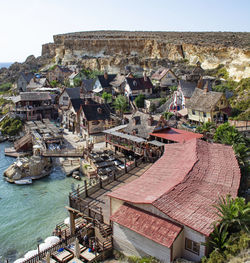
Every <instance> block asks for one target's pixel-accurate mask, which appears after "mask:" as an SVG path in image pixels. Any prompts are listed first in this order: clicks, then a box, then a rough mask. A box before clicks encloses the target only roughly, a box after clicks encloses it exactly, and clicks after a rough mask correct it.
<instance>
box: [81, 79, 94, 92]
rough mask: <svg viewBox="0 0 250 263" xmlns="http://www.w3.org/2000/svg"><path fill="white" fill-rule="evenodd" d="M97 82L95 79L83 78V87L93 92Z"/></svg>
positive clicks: (86, 90)
mask: <svg viewBox="0 0 250 263" xmlns="http://www.w3.org/2000/svg"><path fill="white" fill-rule="evenodd" d="M94 84H95V80H94V79H83V80H82V88H83V90H84V91H85V92H91V91H92V90H93V87H94Z"/></svg>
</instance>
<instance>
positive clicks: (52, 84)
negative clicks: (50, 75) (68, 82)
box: [50, 80, 58, 88]
mask: <svg viewBox="0 0 250 263" xmlns="http://www.w3.org/2000/svg"><path fill="white" fill-rule="evenodd" d="M50 85H51V87H52V88H56V86H57V85H58V81H57V80H52V81H50Z"/></svg>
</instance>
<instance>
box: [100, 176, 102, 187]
mask: <svg viewBox="0 0 250 263" xmlns="http://www.w3.org/2000/svg"><path fill="white" fill-rule="evenodd" d="M99 184H100V188H102V178H101V177H100V178H99Z"/></svg>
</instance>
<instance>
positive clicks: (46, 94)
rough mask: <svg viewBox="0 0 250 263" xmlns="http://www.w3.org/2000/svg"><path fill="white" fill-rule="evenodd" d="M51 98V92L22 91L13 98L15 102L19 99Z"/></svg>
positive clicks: (36, 99) (37, 99)
mask: <svg viewBox="0 0 250 263" xmlns="http://www.w3.org/2000/svg"><path fill="white" fill-rule="evenodd" d="M43 100H51V96H50V94H49V92H20V94H19V95H18V96H16V97H14V98H13V101H14V103H16V102H19V101H43Z"/></svg>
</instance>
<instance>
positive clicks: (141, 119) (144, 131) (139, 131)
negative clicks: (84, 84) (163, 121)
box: [124, 111, 158, 138]
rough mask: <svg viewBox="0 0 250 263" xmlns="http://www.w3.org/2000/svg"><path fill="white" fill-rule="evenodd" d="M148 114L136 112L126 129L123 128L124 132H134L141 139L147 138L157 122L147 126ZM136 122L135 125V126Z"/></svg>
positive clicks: (154, 121)
mask: <svg viewBox="0 0 250 263" xmlns="http://www.w3.org/2000/svg"><path fill="white" fill-rule="evenodd" d="M149 118H150V115H149V114H146V113H143V112H140V111H137V112H136V113H135V114H134V115H133V116H132V118H131V119H130V120H129V123H128V124H127V127H126V128H124V132H126V133H128V134H133V133H134V131H136V135H137V136H139V137H142V138H148V137H149V133H151V132H153V131H154V129H155V127H156V125H157V123H158V120H155V119H154V120H153V123H152V125H151V126H150V125H148V119H149ZM135 121H136V124H135Z"/></svg>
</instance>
